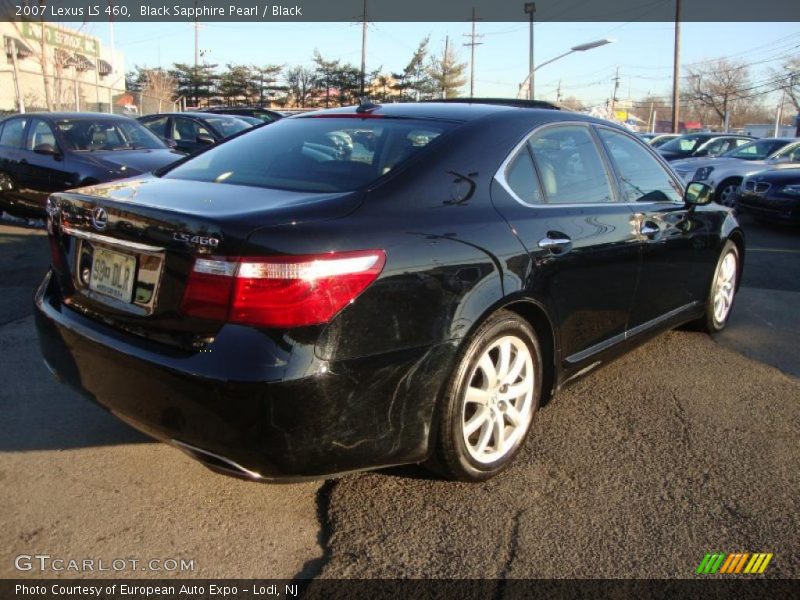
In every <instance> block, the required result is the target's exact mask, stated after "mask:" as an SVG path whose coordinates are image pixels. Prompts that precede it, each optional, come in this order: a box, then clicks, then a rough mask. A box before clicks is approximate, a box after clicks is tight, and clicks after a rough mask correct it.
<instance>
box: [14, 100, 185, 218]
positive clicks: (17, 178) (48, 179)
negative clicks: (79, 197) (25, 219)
mask: <svg viewBox="0 0 800 600" xmlns="http://www.w3.org/2000/svg"><path fill="white" fill-rule="evenodd" d="M179 158H181V155H180V154H178V153H176V152H173V151H171V150H170V149H169V148H167V146H166V145H165V144H164V143H163V142H162V141H161V140H159V139H158V138H157V137H156V136H154V135H152V134H151V133H150V132H149V131H147V129H145V128H144V127H142V126H141V125H140V124H139V123H137V122H136V121H134V120H133V119H130V118H128V117H121V116H116V115H108V114H103V113H28V114H24V115H15V116H12V117H9V118H7V119H4V120H3V121H0V209H1V210H7V211H8V212H11V213H15V214H18V215H21V216H37V217H38V216H44V209H45V202H46V201H47V196H48V195H49V194H51V193H53V192H60V191H62V190H66V189H69V188H74V187H79V186H84V185H91V184H94V183H102V182H105V181H111V180H114V179H122V178H125V177H133V176H135V175H139V174H141V173H146V172H148V171H152V170H154V169H157V168H159V167H163V166H164V165H168V164H169V163H171V162H174V161H176V160H178V159H179Z"/></svg>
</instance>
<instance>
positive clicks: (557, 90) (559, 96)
mask: <svg viewBox="0 0 800 600" xmlns="http://www.w3.org/2000/svg"><path fill="white" fill-rule="evenodd" d="M559 102H561V80H560V79H559V80H558V89H556V104H558V103H559Z"/></svg>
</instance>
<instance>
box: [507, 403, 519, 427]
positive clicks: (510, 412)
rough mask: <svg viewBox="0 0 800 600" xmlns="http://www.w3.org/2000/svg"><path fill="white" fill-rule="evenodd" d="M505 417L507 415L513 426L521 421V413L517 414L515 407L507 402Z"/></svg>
mask: <svg viewBox="0 0 800 600" xmlns="http://www.w3.org/2000/svg"><path fill="white" fill-rule="evenodd" d="M505 415H506V417H508V420H509V422H510V423H511V424H512V425H513V426H514V427H517V426H518V425H519V424H520V422H521V421H522V415H520V414H519V411H518V410H517V407H516V406H514V405H513V404H511V402H509V403H508V404H507V405H506V412H505Z"/></svg>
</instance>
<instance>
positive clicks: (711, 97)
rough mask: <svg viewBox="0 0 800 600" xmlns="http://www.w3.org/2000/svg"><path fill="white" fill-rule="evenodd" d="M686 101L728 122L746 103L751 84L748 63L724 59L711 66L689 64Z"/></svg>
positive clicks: (723, 121)
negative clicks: (746, 93)
mask: <svg viewBox="0 0 800 600" xmlns="http://www.w3.org/2000/svg"><path fill="white" fill-rule="evenodd" d="M688 71H689V76H688V80H689V81H688V86H687V90H686V93H685V94H684V100H685V101H686V102H688V103H689V104H691V105H693V106H694V107H695V108H706V109H708V110H709V112H710V113H711V114H714V115H716V116H717V117H719V120H720V122H721V123H723V124H724V123H725V120H726V117H727V118H728V119H730V117H731V116H732V113H733V112H734V111H736V109H738V108H739V107H740V105H741V104H742V102H743V100H741V96H743V95H745V90H746V89H747V88H748V85H749V75H748V71H747V65H746V64H744V63H741V62H733V61H729V60H727V59H724V58H720V59H718V60H716V61H714V62H713V63H710V64H708V65H707V66H702V67H689V69H688Z"/></svg>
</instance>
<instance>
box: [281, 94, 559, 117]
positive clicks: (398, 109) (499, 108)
mask: <svg viewBox="0 0 800 600" xmlns="http://www.w3.org/2000/svg"><path fill="white" fill-rule="evenodd" d="M508 102H509V103H512V102H514V101H512V100H509V101H508ZM357 108H358V107H356V106H344V107H341V108H329V109H323V110H318V111H313V112H309V113H302V114H300V115H297V116H295V117H293V118H300V119H302V118H305V117H306V116H311V115H313V116H321V115H328V114H329V115H336V114H352V115H354V116H356V115H357V114H358V113H356V109H357ZM508 111H526V112H529V113H530V112H534V111H536V112H542V113H545V112H546V113H552V112H553V109H552V108H528V107H522V106H514V105H512V104H500V103H499V102H498V103H491V104H490V103H487V102H481V101H480V100H478V99H476V100H475V101H469V100H460V99H459V101H458V102H398V103H390V104H377V105H374V108H369V109H367V110H365V111H364V114H366V113H369V114H372V115H381V116H385V117H394V118H408V119H442V120H449V121H472V120H475V119H479V118H481V117H485V116H487V115H492V114H498V113H503V112H508Z"/></svg>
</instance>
